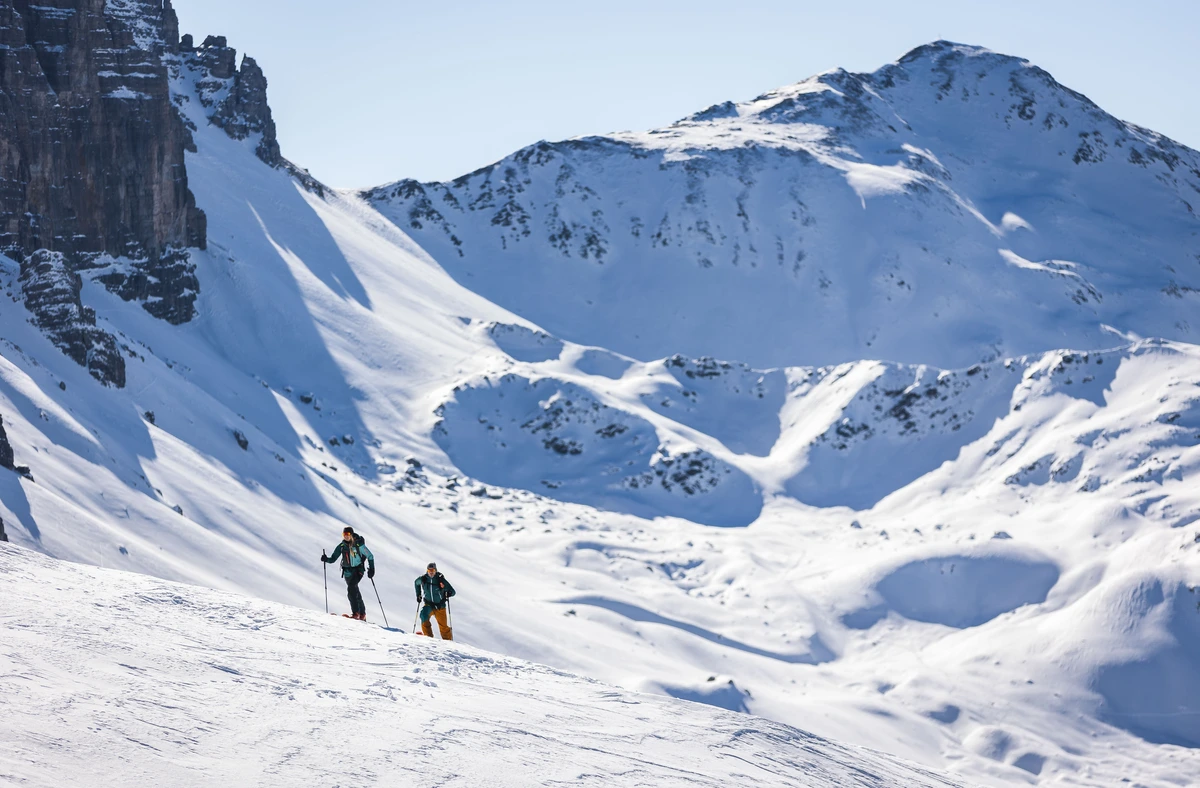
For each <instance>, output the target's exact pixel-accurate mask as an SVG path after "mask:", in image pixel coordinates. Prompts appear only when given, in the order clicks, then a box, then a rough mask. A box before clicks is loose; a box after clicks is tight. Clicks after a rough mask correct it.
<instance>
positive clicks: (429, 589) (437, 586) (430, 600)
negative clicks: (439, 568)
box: [413, 572, 454, 610]
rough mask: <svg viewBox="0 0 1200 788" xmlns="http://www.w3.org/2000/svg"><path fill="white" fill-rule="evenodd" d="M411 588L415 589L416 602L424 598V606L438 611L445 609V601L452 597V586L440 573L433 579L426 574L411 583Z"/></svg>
mask: <svg viewBox="0 0 1200 788" xmlns="http://www.w3.org/2000/svg"><path fill="white" fill-rule="evenodd" d="M413 587H414V588H416V589H417V601H418V602H420V601H421V597H422V596H424V597H425V604H427V605H429V606H430V607H433V608H436V609H438V610H441V609H442V608H443V607H445V606H446V600H447V599H449V598H450V597H452V596H454V586H452V585H450V581H449V580H447V579H446V578H445V577H444V576H443V575H442V573H441V572H438V573H437V574H436V575H434V576H433V577H430V576H429V573H428V572H426V573H425V574H423V575H421V576H420V577H418V578H417V579H416V580H414V581H413Z"/></svg>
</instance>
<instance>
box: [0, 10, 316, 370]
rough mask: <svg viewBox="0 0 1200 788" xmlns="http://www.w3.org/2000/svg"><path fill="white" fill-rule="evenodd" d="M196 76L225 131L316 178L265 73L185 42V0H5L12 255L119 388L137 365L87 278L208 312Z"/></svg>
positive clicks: (45, 323)
mask: <svg viewBox="0 0 1200 788" xmlns="http://www.w3.org/2000/svg"><path fill="white" fill-rule="evenodd" d="M181 75H182V76H183V77H184V78H187V79H191V80H192V81H193V83H194V87H195V89H196V92H197V94H198V95H199V96H200V99H201V101H202V102H203V103H204V104H205V108H206V112H207V114H208V117H209V120H210V122H212V123H213V124H214V125H217V126H219V127H220V128H222V129H224V130H225V132H226V133H227V134H229V136H230V137H233V138H234V139H239V140H240V139H245V138H247V137H250V136H252V135H258V136H259V143H258V146H257V154H258V157H259V158H260V159H261V160H262V161H264V162H265V163H266V164H268V165H270V166H271V167H281V166H286V168H287V169H288V170H289V171H293V172H295V174H297V175H298V176H300V177H301V179H302V180H304V179H305V178H306V176H307V174H306V173H303V172H302V171H299V170H296V168H294V167H292V166H291V165H290V164H288V163H287V162H286V161H285V160H284V159H283V157H282V156H281V155H280V151H279V143H278V142H277V141H276V138H275V123H274V121H273V120H272V118H271V110H270V107H269V106H268V105H267V95H266V89H267V81H266V78H265V77H264V76H263V73H262V70H261V69H260V68H259V67H258V64H257V63H256V62H255V61H254V60H253V59H252V58H249V57H244V58H243V59H242V62H241V66H240V68H238V66H237V53H236V51H235V50H234V49H232V48H230V47H229V46H227V44H226V41H225V38H224V37H219V36H209V37H208V38H207V39H206V40H205V42H204V43H203V44H202V45H201V46H200V47H195V46H193V44H192V38H191V36H185V37H184V38H183V41H182V42H181V41H180V37H179V29H178V21H177V19H176V16H175V11H174V9H173V8H172V7H171V2H170V0H40V1H39V2H37V3H32V2H30V0H0V254H5V255H7V256H9V257H11V258H13V259H14V260H16V261H17V262H19V263H20V265H21V283H22V291H23V294H24V297H25V305H26V307H27V308H28V309H29V310H30V311H31V312H32V313H33V319H34V323H35V324H37V325H38V326H39V327H40V328H42V330H43V331H45V332H46V333H47V335H48V336H50V337H51V339H52V340H53V341H54V342H55V343H56V345H57V346H58V347H59V348H60V349H61V350H62V351H63V352H64V353H66V354H67V355H68V356H70V357H71V358H73V359H75V360H76V361H78V362H79V363H80V364H82V365H84V366H86V367H87V368H88V370H89V371H90V372H91V373H92V375H93V376H95V377H96V378H97V379H98V380H100V381H101V382H103V383H105V384H109V385H115V386H122V385H124V379H125V373H124V362H123V360H122V358H121V354H120V353H119V352H118V347H117V342H116V340H115V339H114V338H113V337H112V336H111V335H109V334H108V333H106V332H105V331H104V330H103V329H102V328H100V327H98V326H97V324H96V318H95V313H94V312H93V311H92V310H90V309H88V308H86V307H85V306H84V305H83V304H82V302H81V300H80V291H81V286H82V280H81V278H80V276H79V273H80V272H86V273H87V275H89V276H91V277H92V278H94V279H96V280H97V281H99V282H101V283H103V284H104V286H106V287H107V288H108V289H109V290H111V291H112V292H114V293H117V294H118V295H120V296H121V297H122V298H124V299H125V300H138V301H140V302H141V303H142V305H143V307H144V308H145V309H146V311H148V312H150V313H151V314H152V315H154V316H155V317H158V318H161V319H163V320H166V321H168V322H170V323H173V324H179V323H185V322H187V321H189V320H191V319H192V318H193V317H194V315H195V311H196V310H195V301H196V298H197V296H198V295H199V283H198V281H197V279H196V276H195V269H194V265H193V263H192V261H191V257H190V254H189V252H188V251H187V250H188V249H189V248H200V249H203V248H205V245H206V241H205V235H206V218H205V214H204V212H203V211H201V210H200V209H199V208H198V207H197V205H196V201H195V198H194V197H193V195H192V192H191V191H190V190H189V188H188V179H187V170H186V166H185V160H184V157H185V152H186V151H188V150H195V145H194V143H193V140H192V134H191V132H192V130H194V129H191V128H189V122H188V121H185V120H184V119H183V116H182V115H181V113H180V112H179V110H178V108H177V106H176V104H177V103H178V102H179V101H183V100H185V99H184V98H181V97H180V96H178V95H173V86H174V85H175V84H176V80H177V78H179V77H180V76H181ZM309 180H311V179H309ZM310 188H311V185H310Z"/></svg>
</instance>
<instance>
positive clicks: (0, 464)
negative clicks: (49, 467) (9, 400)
mask: <svg viewBox="0 0 1200 788" xmlns="http://www.w3.org/2000/svg"><path fill="white" fill-rule="evenodd" d="M15 459H16V458H15V456H14V455H13V448H12V444H11V443H9V442H8V433H7V432H5V431H4V417H3V416H0V468H8V469H9V470H10V471H11V470H13V469H14V468H15V467H16V466H15V465H14V464H13V463H14V460H15ZM3 533H4V526H3V524H0V534H3ZM0 541H4V540H0Z"/></svg>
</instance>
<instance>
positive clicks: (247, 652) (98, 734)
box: [0, 545, 963, 788]
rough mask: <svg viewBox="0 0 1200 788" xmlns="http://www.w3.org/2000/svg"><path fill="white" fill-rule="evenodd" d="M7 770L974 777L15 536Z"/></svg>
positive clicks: (502, 780) (35, 781)
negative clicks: (82, 562) (118, 568)
mask: <svg viewBox="0 0 1200 788" xmlns="http://www.w3.org/2000/svg"><path fill="white" fill-rule="evenodd" d="M0 588H3V596H4V599H5V601H6V604H5V606H4V610H3V612H0V632H2V633H3V636H2V637H0V669H2V670H3V674H2V675H3V677H2V678H0V692H3V693H4V696H5V713H4V719H3V722H2V723H0V736H2V740H3V747H2V748H0V782H4V783H5V784H12V785H22V786H30V787H31V788H39V787H40V786H46V787H47V788H51V787H53V786H61V785H88V786H128V785H170V786H179V787H180V788H183V787H184V786H215V785H272V786H288V785H296V786H311V785H332V786H348V785H364V784H365V785H403V786H413V787H414V788H415V787H416V786H446V788H452V787H453V786H462V787H463V788H474V787H475V786H484V785H486V786H498V787H499V786H514V787H516V786H530V785H563V786H566V785H573V786H648V785H653V786H681V787H682V786H687V787H688V788H691V787H692V786H713V787H714V788H716V786H726V785H729V784H730V783H731V782H736V783H740V784H745V783H747V782H753V784H755V785H762V786H779V787H780V788H800V787H801V786H803V787H804V788H852V787H853V788H884V787H885V786H887V787H889V788H890V787H892V786H897V787H898V786H905V787H906V788H908V787H910V786H911V787H912V788H916V787H917V786H929V788H934V787H941V788H952V787H953V786H959V785H963V784H962V783H959V782H957V781H954V780H949V779H946V778H943V777H939V776H937V775H934V774H931V773H929V772H927V771H925V770H922V769H918V768H914V767H913V766H910V765H908V764H904V763H902V762H900V761H897V760H896V759H894V758H890V757H888V756H885V755H881V754H879V753H876V752H871V751H869V750H865V749H863V748H860V747H847V746H844V745H837V744H834V743H832V742H829V741H826V740H824V739H821V738H818V737H816V736H812V735H811V734H807V733H805V732H803V731H800V730H797V729H795V728H791V727H788V726H786V725H781V724H779V723H774V722H771V721H769V720H764V719H761V718H756V717H749V716H746V715H742V714H735V713H732V712H726V711H721V710H717V709H713V708H712V707H708V706H700V705H696V704H691V703H685V702H683V701H673V700H667V699H664V698H660V697H655V696H648V695H639V694H636V693H632V692H625V691H621V690H618V689H616V688H614V687H610V686H607V685H604V684H600V683H598V682H595V681H591V680H588V679H584V678H580V677H577V676H572V675H570V674H568V673H563V672H561V671H557V670H552V669H550V668H546V667H542V666H539V665H534V664H531V663H528V662H522V661H520V660H515V659H509V658H505V657H500V656H497V655H494V654H488V653H486V652H482V651H480V650H479V649H475V648H471V647H469V646H462V645H459V644H448V643H445V642H442V641H431V640H427V639H425V638H420V637H417V636H413V635H407V634H405V633H403V632H401V631H399V630H395V629H391V630H389V629H383V628H380V627H375V626H364V625H363V624H360V623H358V622H356V621H350V620H348V619H342V618H337V619H334V618H331V617H329V616H326V615H325V614H323V613H317V612H312V611H306V610H300V609H297V608H291V607H287V606H284V605H279V604H273V603H269V602H262V601H259V600H254V599H249V598H246V597H242V596H237V595H234V594H227V593H220V592H215V591H209V590H206V589H201V588H197V587H194V586H185V585H179V584H175V583H164V582H160V581H157V580H154V579H152V578H148V577H145V576H142V575H131V574H129V573H125V572H115V571H111V570H98V569H93V568H89V567H83V566H79V565H76V564H68V563H65V562H61V561H55V560H52V559H48V558H46V557H44V556H40V555H37V554H35V553H31V552H29V551H27V550H23V549H20V548H14V547H11V546H8V545H3V546H0Z"/></svg>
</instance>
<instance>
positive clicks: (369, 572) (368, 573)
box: [367, 567, 375, 578]
mask: <svg viewBox="0 0 1200 788" xmlns="http://www.w3.org/2000/svg"><path fill="white" fill-rule="evenodd" d="M374 576H375V567H371V568H370V569H368V570H367V577H368V578H372V577H374Z"/></svg>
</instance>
